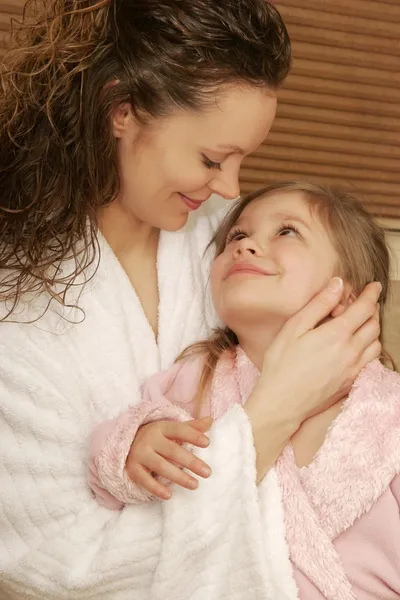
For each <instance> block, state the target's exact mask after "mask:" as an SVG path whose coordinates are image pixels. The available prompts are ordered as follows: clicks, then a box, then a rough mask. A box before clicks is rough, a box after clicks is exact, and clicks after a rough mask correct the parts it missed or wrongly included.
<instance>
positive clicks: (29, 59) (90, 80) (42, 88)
mask: <svg viewBox="0 0 400 600" xmlns="http://www.w3.org/2000/svg"><path fill="white" fill-rule="evenodd" d="M290 56H291V52H290V41H289V37H288V34H287V31H286V28H285V26H284V24H283V22H282V19H281V17H280V15H279V13H278V11H277V10H276V9H275V8H274V7H273V6H272V5H271V4H269V3H268V2H267V1H266V0H218V2H216V1H215V0H28V2H27V4H26V6H25V11H24V16H23V20H22V23H20V24H19V25H18V26H15V24H14V26H13V28H12V35H11V44H10V50H9V52H8V53H7V55H6V57H5V60H4V64H3V65H2V73H1V96H0V301H6V302H7V305H8V306H9V307H10V308H9V315H10V314H11V313H12V312H13V311H14V310H15V308H16V306H17V304H18V303H19V301H20V300H21V299H22V297H23V296H24V294H26V293H30V292H39V291H42V290H46V291H47V292H48V293H49V294H50V297H54V296H56V297H57V298H58V300H59V301H60V302H64V297H65V291H66V290H67V289H68V287H69V286H70V285H73V283H74V281H75V280H76V277H77V275H79V274H80V273H82V272H84V271H85V269H86V268H87V267H88V266H89V265H90V264H92V263H94V261H95V260H96V257H97V256H98V252H97V238H96V230H97V223H96V216H97V214H98V211H99V208H101V207H104V206H106V205H108V204H109V203H111V202H112V201H113V200H114V199H115V197H116V195H117V193H118V189H119V178H118V165H117V159H116V141H115V139H114V137H113V135H112V131H111V127H110V115H111V111H112V108H113V106H115V104H116V103H119V102H129V103H130V104H131V105H132V108H133V111H134V113H135V115H136V117H137V118H138V119H139V120H140V121H141V122H145V121H146V119H149V118H153V117H155V118H156V117H160V116H166V115H168V114H170V113H171V112H173V111H174V110H176V109H186V110H199V109H201V108H202V107H203V106H204V105H205V104H206V103H207V102H208V101H211V100H213V99H215V94H216V93H217V91H218V89H219V88H220V87H221V86H227V85H229V84H234V83H242V84H243V83H244V84H248V85H254V86H265V87H268V88H270V89H276V88H278V87H279V85H280V84H281V83H282V82H283V80H284V79H285V77H286V75H287V73H288V71H289V68H290ZM111 84H115V85H111ZM71 259H72V260H73V261H74V263H73V264H74V265H75V267H74V268H73V269H72V272H70V273H69V274H68V275H63V274H62V268H61V267H62V264H63V261H65V260H71ZM63 290H64V293H63ZM9 315H8V316H9Z"/></svg>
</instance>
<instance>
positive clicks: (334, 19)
mask: <svg viewBox="0 0 400 600" xmlns="http://www.w3.org/2000/svg"><path fill="white" fill-rule="evenodd" d="M277 6H278V8H279V11H280V13H281V15H282V17H283V18H284V20H285V23H286V24H287V25H288V29H289V30H290V25H291V24H292V23H295V24H300V25H307V26H308V27H319V28H321V29H334V30H335V31H349V32H354V33H361V34H364V35H366V34H367V35H370V36H371V38H374V37H380V36H381V37H385V38H391V39H393V40H394V43H396V42H398V40H399V31H398V23H397V22H394V21H392V20H388V21H379V20H376V19H365V18H364V17H362V16H361V15H362V14H363V13H362V12H360V13H359V15H358V16H357V17H356V18H354V17H351V16H346V15H339V14H335V12H334V8H333V7H334V4H333V2H332V10H331V11H330V12H325V11H319V10H315V9H307V8H303V6H304V3H302V7H301V8H299V7H297V6H293V5H291V6H287V5H286V4H285V5H284V4H281V3H277ZM371 48H373V39H371Z"/></svg>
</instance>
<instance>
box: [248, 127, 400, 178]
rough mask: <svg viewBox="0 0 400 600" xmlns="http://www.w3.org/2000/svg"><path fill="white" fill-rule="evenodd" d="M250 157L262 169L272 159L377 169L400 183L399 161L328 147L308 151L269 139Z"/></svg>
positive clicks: (266, 166)
mask: <svg viewBox="0 0 400 600" xmlns="http://www.w3.org/2000/svg"><path fill="white" fill-rule="evenodd" d="M251 156H252V157H253V156H254V157H257V158H261V159H263V160H264V165H265V166H264V168H268V162H267V163H266V162H265V161H268V160H269V159H272V158H277V159H280V160H288V161H301V162H307V163H312V164H316V165H321V164H322V165H338V166H341V167H355V168H361V169H372V170H375V169H379V171H381V172H382V173H393V174H395V175H396V176H397V180H398V181H400V175H399V164H400V161H399V159H395V158H382V157H380V156H363V155H362V154H359V153H355V154H348V153H345V152H337V151H335V150H333V151H332V148H331V147H329V151H325V150H319V149H318V150H317V149H315V148H314V149H312V150H308V149H305V148H301V147H296V146H294V145H290V146H288V145H287V143H286V144H285V145H284V146H279V145H277V144H276V143H275V144H274V143H273V142H272V141H271V138H270V137H269V138H268V140H267V142H266V143H265V144H262V145H261V146H260V148H258V149H257V150H256V152H254V153H253V154H252V155H251ZM250 158H251V157H248V158H247V159H246V161H245V164H247V163H248V161H249V160H250Z"/></svg>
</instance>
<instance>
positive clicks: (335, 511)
mask: <svg viewBox="0 0 400 600" xmlns="http://www.w3.org/2000/svg"><path fill="white" fill-rule="evenodd" d="M201 368H202V361H201V359H199V358H195V359H190V360H187V361H184V362H181V363H178V364H175V365H174V366H173V367H171V368H170V369H169V370H167V371H165V372H162V373H159V374H157V375H155V376H154V377H152V378H151V379H150V380H149V381H148V382H147V383H146V384H145V386H144V388H143V402H142V403H141V404H140V405H138V406H134V407H132V408H130V409H129V410H128V411H127V412H126V413H124V414H122V415H121V416H120V417H119V418H118V419H114V420H112V421H107V422H104V423H101V424H100V425H98V426H97V428H96V429H95V431H94V432H93V435H92V440H91V450H90V459H89V484H90V486H91V488H92V490H93V492H94V493H95V495H96V498H97V499H98V501H99V502H100V503H101V504H102V505H104V506H106V507H108V508H111V509H114V510H118V509H121V508H122V507H123V505H124V504H126V503H135V502H145V501H149V500H152V499H153V498H152V496H151V495H149V494H148V493H147V492H146V491H145V490H143V489H141V488H140V487H139V486H136V485H135V484H134V483H133V482H132V481H130V480H129V478H128V477H127V475H126V472H125V468H124V467H125V462H126V457H127V455H128V452H129V449H130V446H131V443H132V441H133V439H134V437H135V434H136V432H137V429H138V428H139V427H140V426H141V425H143V424H145V423H148V422H151V421H155V420H159V419H172V420H187V419H188V418H190V416H191V415H193V414H194V409H195V406H194V396H195V393H196V390H197V386H198V381H199V376H200V373H201ZM258 375H259V373H258V371H257V369H256V368H255V366H254V365H253V363H251V361H250V360H249V359H248V358H247V356H246V355H245V354H244V352H243V351H242V350H241V349H240V348H238V350H237V352H236V355H235V356H230V355H226V356H225V357H224V358H223V359H222V360H221V361H220V363H219V365H218V367H217V370H216V374H215V376H214V379H213V384H212V386H211V392H210V394H209V397H208V398H207V399H206V400H205V402H204V404H203V407H202V415H205V414H212V416H213V417H214V419H218V418H219V417H220V416H222V415H223V414H224V413H225V412H226V411H228V410H229V409H230V407H231V406H232V405H233V404H235V403H240V404H242V405H243V404H244V403H245V402H246V399H247V398H248V396H249V394H250V392H251V390H252V389H253V386H254V383H255V382H256V380H257V377H258ZM276 470H277V474H278V478H279V482H280V484H281V487H282V493H283V504H284V510H285V522H286V535H287V542H288V546H289V551H290V558H291V561H292V564H293V568H294V574H295V579H296V582H297V585H298V589H299V597H300V598H301V599H304V600H322V599H323V598H327V599H328V600H352V599H355V598H356V599H358V600H378V599H381V600H390V599H392V598H393V599H394V598H400V476H399V473H400V376H399V375H398V374H396V373H393V372H391V371H389V370H387V369H385V368H384V367H383V366H382V365H381V363H379V362H378V361H374V362H373V363H371V364H370V365H368V366H367V367H366V368H365V369H364V370H363V371H362V373H361V374H360V376H359V377H358V379H357V381H356V382H355V385H354V386H353V389H352V391H351V393H350V396H349V398H348V399H347V400H346V401H345V403H344V405H343V409H342V411H341V413H340V415H339V416H338V417H337V418H336V419H335V421H334V422H333V423H332V425H331V427H330V429H329V431H328V434H327V436H326V438H325V441H324V443H323V444H322V446H321V448H320V449H319V450H318V452H317V454H316V456H315V457H314V459H313V461H312V463H311V464H310V465H309V466H308V467H306V468H302V469H299V468H298V467H297V465H296V461H295V457H294V453H293V450H292V447H291V445H290V444H289V445H288V446H287V447H286V448H285V450H284V452H283V453H282V455H281V457H280V458H279V460H278V462H277V465H276ZM194 493H195V492H194ZM277 600H278V599H277Z"/></svg>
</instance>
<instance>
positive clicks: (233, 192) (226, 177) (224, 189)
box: [209, 171, 240, 200]
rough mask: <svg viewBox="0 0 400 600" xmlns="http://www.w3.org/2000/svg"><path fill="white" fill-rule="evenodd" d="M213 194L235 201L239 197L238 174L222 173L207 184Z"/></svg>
mask: <svg viewBox="0 0 400 600" xmlns="http://www.w3.org/2000/svg"><path fill="white" fill-rule="evenodd" d="M209 187H210V189H211V190H212V191H213V193H214V194H218V195H219V196H222V198H225V199H226V200H236V198H238V197H239V196H240V185H239V173H238V172H236V171H235V172H231V173H223V172H222V171H221V172H220V173H218V175H216V176H215V177H214V178H213V179H212V181H211V182H210V184H209Z"/></svg>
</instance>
